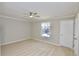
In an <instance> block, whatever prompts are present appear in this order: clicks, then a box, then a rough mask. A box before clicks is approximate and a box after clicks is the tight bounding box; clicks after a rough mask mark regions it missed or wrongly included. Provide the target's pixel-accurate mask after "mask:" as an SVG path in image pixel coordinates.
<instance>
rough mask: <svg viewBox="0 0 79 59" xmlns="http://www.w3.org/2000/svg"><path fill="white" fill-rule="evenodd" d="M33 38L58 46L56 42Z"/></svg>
mask: <svg viewBox="0 0 79 59" xmlns="http://www.w3.org/2000/svg"><path fill="white" fill-rule="evenodd" d="M34 40H37V41H41V42H44V43H48V44H52V45H56V46H60V44H57V43H54V42H49V41H45V40H41V39H34Z"/></svg>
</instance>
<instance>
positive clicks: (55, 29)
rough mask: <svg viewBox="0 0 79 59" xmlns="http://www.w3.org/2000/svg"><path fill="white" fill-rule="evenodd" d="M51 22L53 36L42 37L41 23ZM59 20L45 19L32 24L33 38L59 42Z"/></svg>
mask: <svg viewBox="0 0 79 59" xmlns="http://www.w3.org/2000/svg"><path fill="white" fill-rule="evenodd" d="M42 22H50V23H51V37H50V38H49V39H44V38H42V37H41V23H42ZM59 26H60V24H59V20H45V21H37V22H34V23H33V24H32V27H33V28H32V30H33V32H32V34H33V35H32V38H33V39H38V40H46V41H48V42H51V43H59Z"/></svg>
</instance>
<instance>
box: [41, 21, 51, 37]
mask: <svg viewBox="0 0 79 59" xmlns="http://www.w3.org/2000/svg"><path fill="white" fill-rule="evenodd" d="M41 32H42V34H41V35H42V37H50V23H49V22H45V23H41Z"/></svg>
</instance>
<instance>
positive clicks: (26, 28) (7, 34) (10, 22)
mask: <svg viewBox="0 0 79 59" xmlns="http://www.w3.org/2000/svg"><path fill="white" fill-rule="evenodd" d="M0 20H1V21H2V25H3V40H2V44H8V43H12V42H16V41H20V40H26V39H30V34H31V33H30V32H31V31H30V28H31V27H30V23H29V22H28V21H19V20H15V19H12V18H2V19H0Z"/></svg>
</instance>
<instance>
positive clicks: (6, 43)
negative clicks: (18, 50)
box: [1, 38, 29, 45]
mask: <svg viewBox="0 0 79 59" xmlns="http://www.w3.org/2000/svg"><path fill="white" fill-rule="evenodd" d="M28 39H29V38H23V39H19V40H15V41H10V42H5V43H2V44H1V45H8V44H12V43H16V42H20V41H24V40H28Z"/></svg>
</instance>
